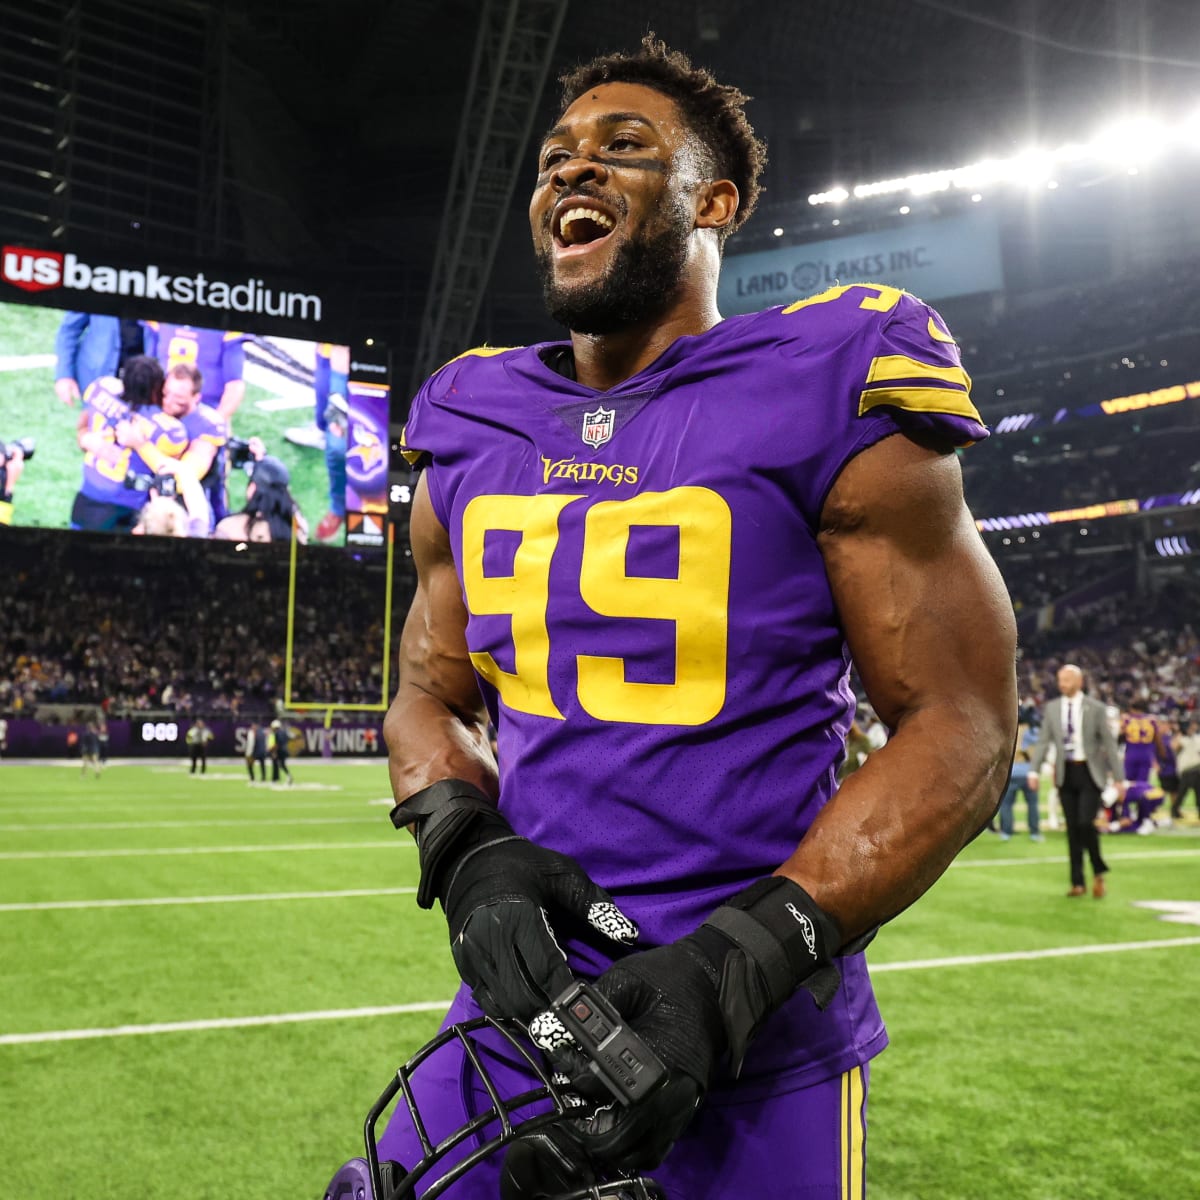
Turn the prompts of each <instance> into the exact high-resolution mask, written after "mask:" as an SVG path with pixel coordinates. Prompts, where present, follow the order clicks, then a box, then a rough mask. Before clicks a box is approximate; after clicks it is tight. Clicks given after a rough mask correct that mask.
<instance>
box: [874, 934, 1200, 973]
mask: <svg viewBox="0 0 1200 1200" xmlns="http://www.w3.org/2000/svg"><path fill="white" fill-rule="evenodd" d="M1170 946H1200V937H1181V938H1155V939H1154V940H1153V941H1149V942H1098V943H1096V944H1095V945H1092V946H1053V947H1050V948H1049V949H1046V950H1009V951H1007V952H1005V953H1002V954H963V955H959V956H958V957H957V958H914V959H911V960H910V961H908V962H893V963H872V964H871V974H872V975H879V974H881V973H882V972H884V971H926V970H929V969H931V968H934V967H977V966H983V965H986V964H988V963H1003V962H1030V961H1032V960H1033V959H1036V958H1073V957H1075V956H1076V955H1080V954H1120V953H1122V952H1123V951H1126V950H1163V949H1166V948H1167V947H1170Z"/></svg>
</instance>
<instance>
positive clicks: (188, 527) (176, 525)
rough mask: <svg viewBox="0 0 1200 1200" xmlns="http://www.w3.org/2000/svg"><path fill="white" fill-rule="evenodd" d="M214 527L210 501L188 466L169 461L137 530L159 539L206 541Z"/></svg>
mask: <svg viewBox="0 0 1200 1200" xmlns="http://www.w3.org/2000/svg"><path fill="white" fill-rule="evenodd" d="M211 525H212V510H211V509H210V508H209V506H208V497H207V496H206V495H205V492H204V488H203V486H202V485H201V483H200V481H199V480H198V479H197V478H196V474H195V472H194V471H192V470H191V469H190V468H189V467H188V465H187V464H186V463H183V462H176V461H175V460H174V459H166V460H165V461H164V462H162V463H161V464H160V471H159V474H157V475H155V476H154V479H153V483H152V485H151V487H150V499H149V500H147V502H146V506H145V507H144V508H143V509H142V511H141V514H140V516H139V517H138V523H137V524H136V525H135V526H134V527H133V532H134V533H137V534H150V535H152V536H155V537H193V538H206V537H208V531H209V529H210V528H211Z"/></svg>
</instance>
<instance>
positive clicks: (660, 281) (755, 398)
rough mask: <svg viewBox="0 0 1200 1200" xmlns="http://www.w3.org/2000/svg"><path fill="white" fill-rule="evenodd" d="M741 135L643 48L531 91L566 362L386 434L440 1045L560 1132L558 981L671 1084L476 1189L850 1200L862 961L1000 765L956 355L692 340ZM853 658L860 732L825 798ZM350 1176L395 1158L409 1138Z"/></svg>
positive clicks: (677, 63) (807, 333) (731, 102)
mask: <svg viewBox="0 0 1200 1200" xmlns="http://www.w3.org/2000/svg"><path fill="white" fill-rule="evenodd" d="M744 101H745V97H744V96H742V95H741V94H740V93H739V92H737V91H736V90H735V89H733V88H728V87H724V86H722V85H720V84H718V83H717V82H716V81H715V80H713V79H712V78H711V76H709V75H708V74H707V73H706V72H702V71H699V70H695V69H693V68H692V67H691V65H690V63H688V62H687V60H686V59H684V58H683V57H682V56H680V55H677V54H672V53H670V52H669V51H667V49H666V48H665V47H664V46H662V45H661V44H660V43H656V42H654V41H653V40H651V39H647V42H646V43H645V44H644V46H643V49H642V50H641V52H640V53H636V54H633V55H630V56H624V55H618V56H610V57H606V58H603V59H599V60H596V61H595V62H593V63H591V64H588V65H586V66H584V67H581V68H579V69H577V70H576V71H575V72H573V73H572V74H571V75H569V76H567V77H566V78H565V79H564V106H563V110H562V113H561V115H560V116H559V119H558V120H557V121H556V123H555V126H554V128H553V129H552V130H551V131H550V132H549V134H548V135H547V136H546V138H545V140H544V142H543V145H542V149H541V153H540V157H539V167H538V170H539V174H538V178H537V181H536V186H535V189H534V193H533V197H532V202H531V206H530V221H531V228H532V233H533V241H534V249H535V253H536V256H537V259H538V262H539V265H540V268H541V271H542V275H543V280H544V288H545V294H546V299H547V303H548V307H549V310H550V312H551V314H552V315H553V316H554V317H555V318H556V319H557V320H558V321H560V322H562V323H563V324H565V325H566V326H567V327H568V329H569V330H570V332H571V337H570V340H569V342H564V343H551V344H546V345H542V346H534V347H529V348H527V349H521V350H513V351H496V350H493V349H486V350H480V351H475V352H472V353H470V354H468V355H465V356H463V357H462V358H460V359H458V360H456V361H455V362H453V363H451V364H448V365H447V367H445V368H443V369H442V370H441V371H439V372H438V373H437V374H435V375H434V376H433V377H432V378H431V379H430V380H429V381H428V382H427V383H426V384H425V385H424V387H423V388H422V389H421V391H420V392H419V393H418V396H417V398H416V400H415V401H414V404H413V408H412V413H411V417H410V420H409V423H408V427H407V429H406V432H405V444H406V448H407V451H408V453H409V454H410V455H411V456H412V458H413V459H414V460H419V461H420V462H422V463H423V464H424V465H425V470H424V471H423V474H422V476H421V479H420V482H419V485H418V489H417V492H416V498H415V502H414V507H413V514H412V542H413V554H414V558H415V561H416V565H417V569H418V575H419V586H418V591H417V595H416V598H415V600H414V603H413V606H412V609H411V610H410V613H409V617H408V620H407V622H406V625H405V629H404V634H403V639H402V646H401V655H400V657H401V675H400V683H399V688H398V691H397V695H396V698H395V700H394V702H393V705H392V708H391V710H390V712H389V714H388V717H387V720H386V725H385V732H386V736H387V742H388V750H389V765H390V772H391V780H392V786H393V790H394V792H395V795H396V797H397V799H398V800H400V801H401V803H400V804H398V806H397V808H396V809H395V810H394V811H393V821H394V822H395V823H396V824H397V825H403V826H407V827H409V828H411V829H412V830H413V831H414V832H415V834H416V837H417V842H418V847H419V853H420V862H421V882H420V888H419V894H418V903H420V904H422V905H423V906H425V907H429V906H431V905H432V903H433V901H434V900H435V899H436V900H439V901H440V902H441V904H442V906H443V908H444V909H445V912H446V916H447V920H448V924H449V928H450V935H451V944H452V951H453V954H454V958H455V962H456V964H457V966H458V968H459V971H460V973H461V975H462V977H463V979H464V982H465V986H464V988H463V990H462V991H461V992H460V994H459V997H458V999H457V1000H456V1001H455V1003H454V1005H453V1006H452V1008H451V1011H450V1013H449V1014H448V1016H447V1021H448V1022H451V1021H457V1020H462V1019H463V1018H465V1017H467V1016H470V1015H474V1014H476V1013H478V1011H479V1006H481V1007H482V1008H483V1009H484V1010H486V1011H488V1012H490V1013H493V1014H497V1015H503V1016H515V1017H519V1018H520V1019H522V1020H525V1021H530V1020H531V1019H532V1022H533V1028H534V1029H535V1031H536V1032H535V1040H537V1041H539V1044H541V1045H543V1046H545V1047H551V1048H552V1049H553V1053H554V1054H555V1056H556V1058H557V1060H558V1061H559V1062H560V1064H561V1065H562V1067H563V1069H564V1070H565V1071H566V1072H567V1073H568V1074H570V1075H572V1076H573V1082H574V1083H575V1084H576V1086H577V1087H578V1088H579V1089H580V1091H581V1092H584V1093H586V1094H587V1096H588V1097H589V1099H591V1098H594V1097H595V1091H594V1088H593V1087H592V1084H591V1082H590V1077H589V1076H587V1074H586V1073H585V1072H580V1071H578V1070H577V1067H578V1060H577V1059H576V1058H575V1057H573V1055H572V1054H571V1052H570V1048H569V1046H567V1045H565V1044H564V1041H563V1038H562V1036H561V1033H560V1032H559V1031H557V1030H555V1029H554V1028H553V1023H552V1022H550V1021H548V1020H547V1019H546V1017H545V1016H544V1015H542V1014H541V1013H540V1010H543V1009H545V1008H546V1005H547V1002H548V1001H549V1000H550V999H551V998H552V997H554V996H555V995H557V994H558V992H559V990H560V989H561V988H562V987H563V986H564V984H566V983H569V981H570V979H571V975H572V973H576V974H580V975H587V976H593V977H597V986H598V987H599V988H600V990H601V991H602V992H604V993H606V994H607V995H608V997H609V998H610V999H611V1000H612V1001H613V1003H614V1004H615V1006H616V1007H617V1009H618V1010H620V1012H621V1013H622V1014H623V1015H624V1017H625V1018H626V1019H627V1020H628V1021H629V1022H630V1023H631V1024H632V1026H633V1027H634V1028H635V1029H636V1030H637V1031H638V1032H639V1033H640V1035H641V1036H642V1038H644V1039H645V1041H646V1042H647V1043H649V1045H650V1046H651V1047H652V1048H653V1049H654V1050H655V1051H656V1052H657V1054H658V1056H659V1057H660V1058H661V1059H662V1060H663V1062H664V1063H665V1064H666V1066H667V1069H668V1081H667V1083H666V1084H665V1085H664V1086H663V1087H661V1088H660V1089H659V1090H657V1091H655V1092H653V1093H652V1094H651V1095H649V1096H648V1097H646V1098H645V1099H644V1100H642V1101H640V1102H638V1103H636V1104H634V1105H632V1106H631V1107H629V1108H619V1107H616V1106H613V1105H612V1104H608V1105H600V1106H599V1107H596V1108H594V1109H590V1108H585V1109H584V1110H582V1111H583V1115H582V1116H580V1117H578V1118H572V1119H569V1120H568V1119H563V1121H562V1122H561V1123H559V1124H558V1125H556V1126H555V1127H554V1132H553V1134H552V1135H551V1138H550V1140H549V1141H548V1142H547V1141H544V1140H543V1141H542V1142H539V1143H538V1144H537V1145H536V1146H534V1147H533V1152H532V1154H529V1155H526V1156H525V1157H524V1159H523V1162H524V1167H523V1170H525V1171H528V1172H532V1175H524V1176H523V1177H522V1178H520V1179H514V1178H513V1175H512V1172H511V1171H510V1175H509V1178H508V1180H507V1186H508V1187H509V1188H510V1189H512V1188H514V1187H516V1189H517V1191H516V1192H511V1191H510V1192H509V1193H506V1194H533V1193H534V1192H535V1191H537V1190H538V1189H541V1190H542V1191H543V1192H544V1193H546V1194H555V1193H556V1192H561V1191H564V1190H566V1188H567V1186H568V1185H570V1184H575V1183H578V1181H579V1178H583V1177H585V1173H586V1171H587V1169H588V1168H589V1165H594V1166H599V1167H614V1168H629V1167H633V1168H640V1169H646V1168H655V1170H654V1174H655V1177H656V1178H657V1179H658V1180H659V1182H660V1183H662V1184H663V1186H664V1188H665V1191H666V1194H667V1195H668V1196H671V1197H684V1196H691V1195H704V1196H713V1197H730V1196H749V1195H752V1196H755V1197H756V1198H759V1200H773V1198H782V1197H785V1196H787V1197H792V1196H797V1195H806V1196H843V1197H846V1196H860V1195H861V1194H862V1188H863V1178H864V1151H863V1128H864V1125H863V1123H864V1119H865V1107H866V1085H867V1073H868V1064H869V1060H870V1059H871V1057H872V1056H873V1055H874V1054H876V1053H877V1052H878V1051H879V1050H880V1049H882V1048H883V1046H884V1044H885V1042H886V1036H885V1034H884V1031H883V1027H882V1024H881V1022H880V1019H879V1014H878V1011H877V1009H876V1008H875V1004H874V998H873V996H872V993H871V988H870V983H869V980H868V978H867V973H866V966H865V961H864V958H863V955H862V954H861V948H862V946H863V945H864V944H865V941H866V940H868V939H869V937H870V935H871V934H872V932H873V931H874V930H875V929H876V928H877V927H878V926H879V925H880V924H881V923H882V922H884V921H886V920H888V919H889V918H890V917H892V916H894V915H895V914H897V913H898V912H900V911H901V910H903V909H904V908H906V907H907V906H908V905H909V904H911V903H912V902H913V901H915V900H916V899H917V898H918V897H919V896H920V895H921V894H922V893H923V892H924V891H926V890H927V889H928V888H929V887H930V886H931V885H932V883H933V882H934V881H935V880H936V879H937V878H938V877H939V876H940V875H941V873H942V872H943V871H944V870H945V869H946V867H947V866H948V865H949V863H950V862H951V860H952V859H953V858H954V856H955V854H957V853H958V851H959V850H960V849H961V848H962V846H963V845H964V844H965V843H966V842H967V841H969V840H970V839H971V838H972V837H973V836H974V835H975V834H976V833H978V832H979V830H980V829H982V828H983V827H984V826H985V825H986V823H987V820H988V818H989V816H990V815H991V813H992V812H993V811H994V810H995V808H996V804H997V801H998V800H999V798H1000V795H1001V793H1002V792H1003V790H1004V785H1005V781H1006V779H1007V776H1008V771H1009V766H1010V763H1011V761H1012V751H1013V744H1014V739H1015V733H1016V725H1017V721H1016V717H1017V703H1016V685H1015V677H1014V668H1013V661H1014V648H1015V631H1014V622H1013V617H1012V609H1011V606H1010V604H1009V601H1008V598H1007V595H1006V593H1005V590H1004V586H1003V584H1002V582H1001V579H1000V576H999V573H998V572H997V570H996V568H995V566H994V564H993V563H992V561H991V560H990V558H989V557H988V555H987V553H986V551H985V550H984V548H983V545H982V543H981V541H980V539H979V537H978V535H977V533H976V531H975V528H974V525H973V522H972V521H971V519H970V515H969V513H968V511H967V509H966V507H965V505H964V502H963V498H962V490H961V477H960V472H959V467H958V463H957V459H956V457H955V453H954V446H955V445H961V444H967V443H969V442H971V441H973V440H978V439H979V438H982V437H984V436H986V430H985V429H984V428H983V427H982V425H981V424H980V423H979V420H978V414H977V413H976V412H975V409H974V407H973V406H972V405H971V403H970V400H969V396H968V384H969V381H968V380H967V377H966V375H965V373H964V372H963V370H962V367H961V364H960V363H959V360H958V354H957V348H956V347H955V345H954V342H953V338H952V337H951V336H950V334H949V333H948V332H947V331H946V329H945V326H944V324H943V323H942V322H941V319H940V318H939V317H938V316H937V315H936V314H935V313H933V312H932V310H930V309H928V308H926V307H925V306H924V305H923V304H921V303H920V302H919V301H916V300H914V299H913V298H911V297H909V296H906V295H904V294H902V293H900V292H898V291H897V290H896V289H894V288H889V287H884V286H876V285H866V286H857V285H847V286H843V287H838V288H834V289H832V290H831V291H829V292H826V293H823V294H822V295H820V296H816V297H813V298H811V299H809V300H805V301H801V302H799V303H797V304H795V305H792V306H790V307H789V308H786V309H771V310H768V311H767V312H764V313H759V314H753V315H750V316H745V317H734V318H731V319H730V320H726V321H722V319H721V316H720V314H719V312H718V311H717V307H716V293H717V278H718V273H719V269H720V259H721V250H722V246H723V243H724V241H725V238H726V236H727V235H728V234H729V233H730V232H732V231H733V230H734V229H735V228H736V227H737V226H738V225H739V224H740V223H741V222H742V221H743V220H744V219H745V218H746V217H747V216H748V215H749V213H750V211H751V209H752V208H753V206H754V202H755V199H756V197H757V194H758V177H759V173H760V170H761V167H762V164H763V153H762V147H761V145H760V144H759V143H758V142H757V141H756V139H755V138H754V135H753V132H752V131H751V129H750V127H749V125H748V123H747V121H746V118H745V115H744V112H743V108H742V106H743V103H744ZM851 656H853V660H854V663H855V665H856V667H857V669H858V671H859V674H860V676H861V679H862V681H863V684H864V686H865V688H866V691H867V693H868V695H869V698H870V701H871V703H872V705H873V706H874V708H875V709H876V711H877V712H878V713H879V714H880V716H881V718H882V719H883V721H884V722H885V723H886V725H887V726H888V728H889V729H890V730H891V734H892V736H891V737H890V739H889V740H888V742H887V744H886V745H885V746H884V747H883V748H881V749H880V750H879V751H878V752H876V753H875V754H872V755H871V757H870V758H869V759H868V760H867V762H866V764H865V765H864V766H863V767H862V768H861V769H860V770H858V771H856V772H854V773H853V774H852V775H851V776H849V777H848V778H847V779H846V780H845V782H844V783H843V784H842V785H841V786H840V788H839V787H838V786H837V783H836V774H837V769H838V766H839V765H840V762H841V759H842V757H843V754H844V742H845V737H846V734H847V731H848V730H849V728H850V723H851V719H852V716H853V708H854V697H853V693H852V691H851V689H850V687H849V684H848V673H849V664H850V659H851ZM489 717H490V718H491V719H492V720H493V721H494V723H495V725H496V728H497V736H498V746H499V762H500V764H501V765H500V768H499V770H498V769H497V764H496V758H495V757H494V756H493V754H492V752H491V749H490V747H489V745H488V740H487V729H488V721H489ZM635 926H636V927H635ZM638 929H640V939H637V930H638ZM635 939H637V946H630V945H629V943H630V942H632V941H634V940H635ZM498 1054H501V1055H502V1052H500V1051H498ZM459 1065H460V1064H455V1063H451V1064H450V1065H449V1066H448V1067H447V1068H446V1070H445V1071H444V1078H442V1079H441V1080H440V1082H439V1083H438V1084H437V1085H436V1086H435V1087H434V1088H433V1089H432V1090H431V1092H430V1094H428V1095H426V1096H424V1097H422V1100H423V1101H424V1103H425V1104H427V1105H429V1106H431V1107H432V1108H433V1109H434V1110H435V1115H434V1117H432V1118H431V1119H430V1122H429V1124H430V1132H431V1134H432V1135H433V1136H434V1137H435V1139H436V1137H437V1136H438V1133H439V1131H440V1130H441V1129H442V1128H457V1127H458V1126H460V1125H461V1124H462V1118H463V1116H464V1114H466V1115H469V1114H470V1112H471V1111H472V1109H473V1106H474V1105H475V1104H476V1103H478V1102H479V1098H478V1097H477V1096H475V1095H473V1094H468V1093H467V1092H466V1089H464V1088H463V1087H461V1086H460V1084H461V1078H462V1077H461V1076H460V1073H459ZM508 1066H509V1068H510V1069H511V1071H513V1072H515V1073H517V1074H518V1075H519V1072H520V1067H519V1065H517V1064H508ZM768 1148H769V1149H768ZM380 1153H381V1155H382V1156H383V1157H386V1158H395V1159H397V1160H399V1161H401V1162H412V1161H413V1160H414V1159H416V1158H419V1157H420V1151H419V1147H418V1145H417V1139H416V1137H415V1135H414V1133H413V1130H412V1129H411V1127H409V1126H408V1123H407V1122H406V1121H405V1120H404V1119H402V1118H400V1117H396V1118H394V1119H393V1121H392V1123H391V1124H390V1125H389V1127H388V1129H387V1131H386V1133H385V1136H384V1138H383V1139H382V1140H381V1144H380ZM660 1164H661V1165H660ZM513 1170H515V1167H514V1168H513ZM577 1173H578V1174H577ZM538 1176H540V1178H537V1177H538ZM335 1182H336V1180H335ZM497 1182H498V1181H497V1177H496V1173H494V1172H493V1173H492V1174H490V1175H489V1174H487V1173H486V1172H481V1171H476V1172H474V1173H472V1174H471V1175H468V1176H466V1177H465V1178H464V1180H463V1181H462V1183H461V1184H460V1185H456V1187H455V1188H452V1189H451V1190H450V1191H449V1192H448V1193H447V1195H448V1196H453V1197H475V1198H479V1200H482V1198H483V1197H488V1198H489V1200H491V1198H494V1197H495V1195H496V1188H497ZM333 1190H336V1189H333Z"/></svg>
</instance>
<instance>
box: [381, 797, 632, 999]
mask: <svg viewBox="0 0 1200 1200" xmlns="http://www.w3.org/2000/svg"><path fill="white" fill-rule="evenodd" d="M391 818H392V823H393V824H394V825H395V826H396V827H397V828H400V827H401V826H406V825H415V827H416V828H415V833H416V838H417V847H418V850H419V853H420V860H421V881H420V885H419V887H418V888H417V903H418V904H419V905H420V906H421V907H422V908H432V907H433V902H434V900H440V901H441V903H442V908H443V909H444V910H445V913H446V920H447V922H448V924H449V926H450V948H451V952H452V953H453V955H454V962H455V965H456V966H457V967H458V973H459V974H460V975H461V976H462V978H463V980H464V982H465V983H467V985H468V986H469V987H470V988H471V990H472V991H473V992H474V995H475V1000H476V1002H477V1003H478V1005H479V1006H480V1008H482V1009H483V1010H484V1012H486V1013H487V1014H488V1015H489V1016H492V1017H515V1018H517V1019H518V1020H521V1021H528V1020H529V1019H530V1018H531V1017H532V1016H533V1015H534V1014H535V1013H536V1012H538V1011H539V1010H540V1009H543V1008H545V1007H546V1005H547V1004H549V1003H550V1001H551V1000H553V999H554V997H555V996H557V995H558V994H559V993H560V992H561V991H563V989H564V988H566V987H567V986H568V985H569V984H570V983H571V980H572V975H571V971H570V968H569V967H568V966H567V959H566V955H564V954H563V952H562V949H561V948H560V947H559V944H558V942H557V940H556V939H555V935H554V928H553V927H552V926H551V916H553V918H554V922H555V927H558V928H560V929H562V930H563V931H564V932H566V931H568V930H569V929H570V926H571V925H572V924H574V925H575V926H576V927H577V928H579V929H583V928H587V929H590V930H593V931H596V932H598V933H601V934H603V935H604V936H605V937H606V938H608V939H610V940H611V941H613V942H616V943H618V944H619V945H624V946H627V945H631V944H632V943H633V942H634V940H635V939H636V938H637V933H638V931H637V926H636V925H635V924H634V923H633V922H632V921H631V920H630V919H629V918H628V917H627V916H625V914H624V913H623V912H621V910H620V909H619V908H617V906H616V904H614V903H613V898H612V897H611V896H610V895H609V894H608V893H607V892H606V891H605V890H604V889H603V888H601V887H597V886H596V884H594V883H593V882H592V881H591V879H589V878H588V876H587V874H586V873H585V872H584V870H583V868H582V867H580V865H579V864H578V863H577V862H576V861H575V860H574V859H573V858H568V857H567V856H566V855H565V854H558V853H557V852H555V851H553V850H547V849H546V848H545V847H544V846H537V845H534V843H532V842H530V841H527V840H526V839H525V838H522V837H518V836H517V834H516V833H515V832H514V831H513V828H512V826H511V825H510V824H509V823H508V821H507V820H505V818H504V817H503V816H501V815H500V813H499V811H498V810H497V809H496V806H495V804H494V803H493V802H492V801H491V800H490V799H489V798H488V797H487V796H486V795H484V793H483V792H481V791H480V790H479V789H478V788H477V787H475V786H474V785H473V784H470V783H464V782H463V781H462V780H458V779H444V780H442V781H441V782H439V783H435V784H433V785H432V786H431V787H427V788H424V789H423V790H422V791H419V792H417V793H416V794H415V795H412V796H409V797H408V799H407V800H404V801H403V802H402V803H400V804H398V805H397V806H396V807H395V808H394V809H393V810H392V813H391ZM562 918H565V921H562ZM560 921H562V923H561V924H560Z"/></svg>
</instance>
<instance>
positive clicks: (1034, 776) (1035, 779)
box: [1025, 771, 1042, 788]
mask: <svg viewBox="0 0 1200 1200" xmlns="http://www.w3.org/2000/svg"><path fill="white" fill-rule="evenodd" d="M1041 778H1042V777H1041V776H1040V775H1039V774H1038V772H1037V771H1030V772H1029V774H1028V775H1027V776H1026V777H1025V782H1026V783H1027V784H1028V785H1029V786H1030V787H1031V788H1035V787H1037V786H1038V785H1039V783H1040V782H1041Z"/></svg>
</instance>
